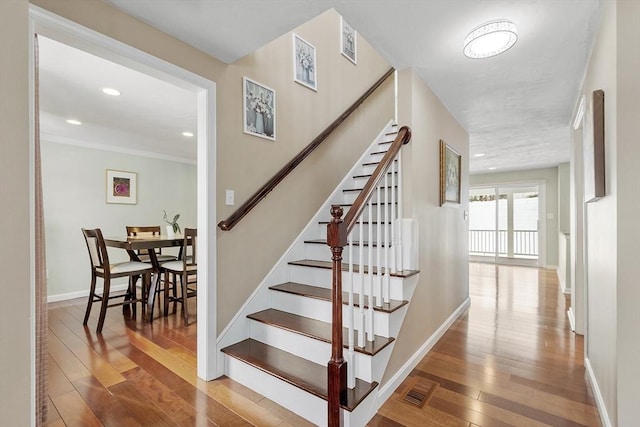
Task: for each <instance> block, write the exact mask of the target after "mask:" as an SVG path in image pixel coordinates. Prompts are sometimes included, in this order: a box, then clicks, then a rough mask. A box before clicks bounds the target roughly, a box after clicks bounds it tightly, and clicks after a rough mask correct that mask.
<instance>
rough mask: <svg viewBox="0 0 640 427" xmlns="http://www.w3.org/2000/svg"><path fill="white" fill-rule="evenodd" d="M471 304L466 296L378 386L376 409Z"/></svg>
mask: <svg viewBox="0 0 640 427" xmlns="http://www.w3.org/2000/svg"><path fill="white" fill-rule="evenodd" d="M470 304H471V299H470V298H469V297H467V298H466V299H465V300H464V301H463V302H462V304H460V306H459V307H458V308H457V309H456V310H455V311H454V312H453V313H451V315H450V316H449V317H448V318H447V320H445V321H444V322H443V323H442V325H440V327H439V328H438V329H437V330H436V331H435V332H434V333H433V335H431V336H430V337H429V338H427V341H425V343H424V344H422V346H420V348H419V349H418V351H416V352H415V353H414V354H413V356H411V358H410V359H409V360H407V362H406V363H405V364H404V365H403V366H402V367H401V368H400V369H399V370H398V372H396V373H395V374H394V375H393V376H392V377H391V379H390V380H389V381H388V382H387V383H386V384H385V385H384V386H382V387H381V388H380V391H379V392H378V401H377V404H376V406H377V407H376V411H377V410H378V409H380V407H381V406H382V405H383V404H384V402H386V401H387V399H389V397H391V395H392V394H393V392H394V391H395V390H396V389H397V388H398V387H399V386H400V384H402V381H404V380H405V378H407V377H408V376H409V374H410V373H411V371H412V370H413V369H414V368H415V367H416V366H418V363H420V361H421V360H422V359H423V358H424V357H425V356H426V355H427V353H428V352H429V351H430V350H431V349H432V348H433V346H434V345H436V343H437V342H438V340H439V339H440V338H442V336H443V335H444V333H445V332H447V329H449V328H450V327H451V325H453V322H455V321H456V320H457V319H458V317H460V315H461V314H462V313H463V312H464V311H465V310H466V309H467V308H468V307H469V305H470Z"/></svg>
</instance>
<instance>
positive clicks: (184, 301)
mask: <svg viewBox="0 0 640 427" xmlns="http://www.w3.org/2000/svg"><path fill="white" fill-rule="evenodd" d="M187 277H188V276H187V274H186V273H184V274H183V275H182V277H181V280H180V286H181V287H182V316H183V317H184V324H185V326H186V325H188V324H189V309H188V308H187V306H188V305H189V304H187V303H188V298H187V283H188V281H187Z"/></svg>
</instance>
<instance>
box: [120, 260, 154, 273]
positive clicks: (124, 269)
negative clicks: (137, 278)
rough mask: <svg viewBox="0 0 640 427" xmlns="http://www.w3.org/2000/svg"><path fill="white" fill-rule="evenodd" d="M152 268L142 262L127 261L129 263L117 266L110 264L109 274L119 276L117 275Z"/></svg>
mask: <svg viewBox="0 0 640 427" xmlns="http://www.w3.org/2000/svg"><path fill="white" fill-rule="evenodd" d="M152 268H153V267H152V266H151V264H147V263H144V262H137V261H129V262H120V263H118V264H111V273H112V274H119V273H128V272H130V271H137V270H151V269H152Z"/></svg>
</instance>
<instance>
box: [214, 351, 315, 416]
mask: <svg viewBox="0 0 640 427" xmlns="http://www.w3.org/2000/svg"><path fill="white" fill-rule="evenodd" d="M225 363H226V369H225V371H226V373H227V376H228V377H229V378H231V379H232V380H234V381H237V382H239V383H240V384H242V385H244V386H246V387H249V388H250V389H252V390H254V391H255V392H257V393H260V394H261V395H263V396H265V397H267V398H269V399H271V400H273V401H274V402H276V403H277V404H279V405H281V406H283V407H285V408H287V409H288V410H290V411H292V412H295V413H296V414H298V415H300V416H301V417H302V418H304V419H306V420H308V421H310V422H312V423H314V424H316V425H319V426H326V425H327V401H326V400H324V399H321V398H319V397H317V396H315V395H313V394H311V393H307V392H306V391H304V390H302V389H300V388H298V387H296V386H294V385H291V384H289V383H287V382H285V381H281V380H279V379H278V378H276V377H274V376H272V375H270V374H267V373H266V372H264V371H262V370H260V369H257V368H254V367H253V366H251V365H248V364H246V363H244V362H242V361H240V360H238V359H235V358H233V357H230V356H226V362H225Z"/></svg>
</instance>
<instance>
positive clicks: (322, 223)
mask: <svg viewBox="0 0 640 427" xmlns="http://www.w3.org/2000/svg"><path fill="white" fill-rule="evenodd" d="M360 222H362V224H363V225H368V224H369V221H356V224H360ZM380 223H381V224H391V221H387V222H386V223H385V222H384V221H380ZM318 224H320V225H327V224H329V221H319V222H318ZM371 224H372V225H376V224H378V221H372V222H371Z"/></svg>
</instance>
